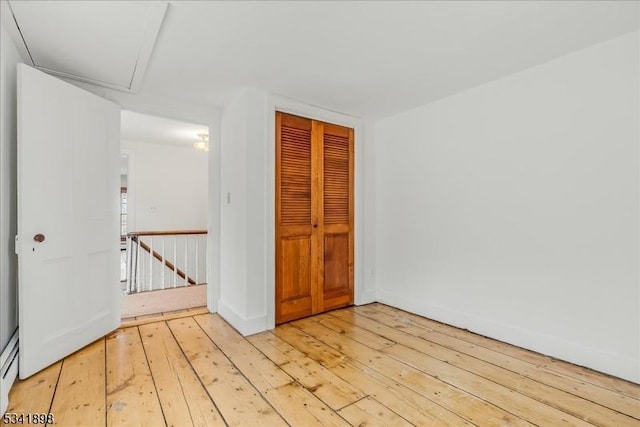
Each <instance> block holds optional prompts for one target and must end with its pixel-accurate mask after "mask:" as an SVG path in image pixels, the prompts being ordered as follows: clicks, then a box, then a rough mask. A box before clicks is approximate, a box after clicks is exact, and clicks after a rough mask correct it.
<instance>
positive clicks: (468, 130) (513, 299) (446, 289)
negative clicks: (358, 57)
mask: <svg viewBox="0 0 640 427" xmlns="http://www.w3.org/2000/svg"><path fill="white" fill-rule="evenodd" d="M638 39H639V33H638V32H635V33H631V34H628V35H625V36H623V37H620V38H616V39H613V40H610V41H608V42H605V43H601V44H598V45H595V46H592V47H589V48H587V49H584V50H582V51H578V52H575V53H572V54H570V55H567V56H564V57H561V58H559V59H556V60H554V61H551V62H549V63H546V64H543V65H540V66H538V67H535V68H531V69H529V70H526V71H523V72H521V73H518V74H515V75H512V76H509V77H506V78H503V79H500V80H498V81H495V82H492V83H489V84H486V85H483V86H481V87H478V88H476V89H473V90H469V91H466V92H464V93H461V94H458V95H455V96H452V97H449V98H447V99H444V100H441V101H439V102H434V103H431V104H428V105H425V106H422V107H419V108H416V109H413V110H410V111H407V112H404V113H402V114H398V115H396V116H393V117H389V118H386V119H383V120H380V121H379V122H378V123H377V125H376V127H375V145H376V162H377V164H376V168H377V173H376V177H375V179H376V188H377V194H376V197H377V200H376V208H377V210H376V215H377V219H376V220H377V227H376V238H377V257H376V260H377V272H376V274H377V284H378V292H377V295H378V298H379V300H380V301H382V302H387V303H389V304H392V305H396V306H398V307H401V308H404V309H407V310H409V311H413V312H416V313H420V314H423V315H426V316H428V317H430V318H434V319H437V320H441V321H443V322H446V323H450V324H453V325H457V326H460V327H463V328H468V329H470V330H473V331H477V332H479V333H482V334H485V335H489V336H491V337H495V338H498V339H501V340H504V341H507V342H510V343H514V344H517V345H520V346H523V347H526V348H530V349H534V350H537V351H540V352H542V353H546V354H549V355H552V356H555V357H558V358H561V359H565V360H569V361H572V362H575V363H577V364H580V365H586V366H589V367H592V368H594V369H597V370H600V371H604V372H607V373H610V374H613V375H617V376H619V377H622V378H626V379H629V380H632V381H635V382H640V371H639V367H640V360H639V346H640V342H639V340H640V317H639V313H640V307H639V299H640V296H639V279H640V278H639V276H638V269H639V260H638V256H639V250H638V244H639V242H638V240H639V234H638V233H639V227H638V220H639V209H638V203H639V190H640V187H639V182H638V181H639V172H640V169H639V165H638V163H639V162H638V160H639V158H638V156H639V149H638V148H639V139H640V130H639V120H640V109H639V95H640V94H639V90H640V87H639V78H640V74H639V72H640V70H639V66H638V62H639V56H638V55H639V54H638V51H639V47H640V46H639V41H638Z"/></svg>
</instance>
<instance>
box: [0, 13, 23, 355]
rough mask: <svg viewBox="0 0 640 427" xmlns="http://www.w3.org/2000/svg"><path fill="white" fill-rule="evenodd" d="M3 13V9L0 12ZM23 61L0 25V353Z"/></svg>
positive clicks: (13, 225)
mask: <svg viewBox="0 0 640 427" xmlns="http://www.w3.org/2000/svg"><path fill="white" fill-rule="evenodd" d="M3 12H4V9H3ZM19 62H23V60H22V58H21V57H20V55H19V53H18V50H17V49H16V46H15V45H14V44H13V41H12V39H11V37H10V36H9V34H8V33H7V30H6V28H5V23H4V21H2V22H0V352H2V350H3V349H4V347H5V346H6V345H7V343H8V342H9V338H10V337H11V335H12V334H13V332H14V330H15V329H16V328H17V326H18V284H17V267H18V266H17V257H16V255H15V252H14V246H15V245H14V236H15V235H16V230H17V219H16V215H17V211H16V206H17V201H16V188H17V183H16V173H17V171H16V155H17V154H16V153H17V151H16V150H17V145H16V144H17V129H16V64H17V63H19Z"/></svg>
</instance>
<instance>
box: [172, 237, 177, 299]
mask: <svg viewBox="0 0 640 427" xmlns="http://www.w3.org/2000/svg"><path fill="white" fill-rule="evenodd" d="M173 287H174V288H177V287H178V236H177V235H175V236H173Z"/></svg>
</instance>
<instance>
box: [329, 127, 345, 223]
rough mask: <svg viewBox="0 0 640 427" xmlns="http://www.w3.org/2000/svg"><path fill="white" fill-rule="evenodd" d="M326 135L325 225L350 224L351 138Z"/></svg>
mask: <svg viewBox="0 0 640 427" xmlns="http://www.w3.org/2000/svg"><path fill="white" fill-rule="evenodd" d="M329 131H330V130H329V129H327V130H326V131H325V134H324V177H323V178H324V189H323V196H324V223H325V224H346V223H348V222H349V189H350V188H349V187H350V185H349V136H348V135H345V136H338V135H332V134H329V133H327V132H329Z"/></svg>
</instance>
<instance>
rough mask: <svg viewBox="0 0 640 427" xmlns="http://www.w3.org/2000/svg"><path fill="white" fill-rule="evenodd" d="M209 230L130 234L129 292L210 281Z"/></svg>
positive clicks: (128, 259)
mask: <svg viewBox="0 0 640 427" xmlns="http://www.w3.org/2000/svg"><path fill="white" fill-rule="evenodd" d="M206 250H207V231H206V230H164V231H133V232H130V233H128V234H127V286H126V292H127V293H137V292H146V291H154V290H159V289H168V288H177V287H182V286H191V285H198V284H203V283H207V277H206V275H207V274H206Z"/></svg>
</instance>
